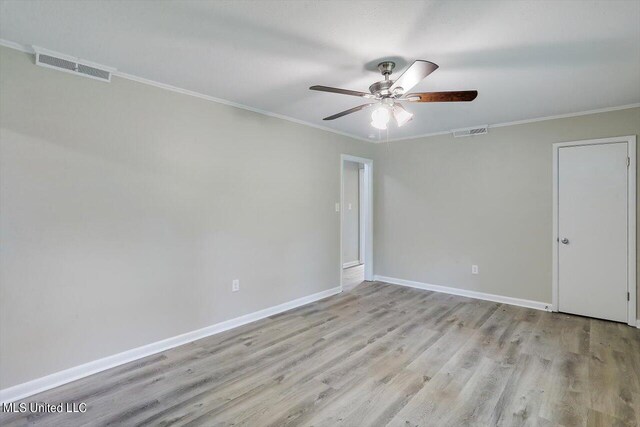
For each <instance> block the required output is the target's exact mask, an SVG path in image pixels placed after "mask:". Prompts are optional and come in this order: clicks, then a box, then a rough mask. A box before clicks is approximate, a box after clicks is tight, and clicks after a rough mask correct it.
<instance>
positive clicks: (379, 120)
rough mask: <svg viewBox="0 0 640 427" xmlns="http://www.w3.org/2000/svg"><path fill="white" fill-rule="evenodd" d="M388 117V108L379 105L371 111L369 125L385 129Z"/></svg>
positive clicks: (389, 114)
mask: <svg viewBox="0 0 640 427" xmlns="http://www.w3.org/2000/svg"><path fill="white" fill-rule="evenodd" d="M390 119H391V113H390V112H389V108H387V106H385V105H380V106H379V107H377V108H376V109H375V110H373V112H372V113H371V126H373V127H374V128H376V129H380V130H385V129H386V128H387V124H389V120H390Z"/></svg>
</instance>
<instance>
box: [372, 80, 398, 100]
mask: <svg viewBox="0 0 640 427" xmlns="http://www.w3.org/2000/svg"><path fill="white" fill-rule="evenodd" d="M391 85H393V80H381V81H379V82H375V83H374V84H372V85H371V86H369V91H370V92H371V93H372V94H374V95H380V96H383V97H384V96H389V95H391V91H390V90H389V88H390V87H391Z"/></svg>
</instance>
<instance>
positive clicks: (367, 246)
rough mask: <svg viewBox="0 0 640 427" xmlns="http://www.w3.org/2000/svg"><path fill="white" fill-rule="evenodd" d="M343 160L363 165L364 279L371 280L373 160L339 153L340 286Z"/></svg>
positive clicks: (340, 271)
mask: <svg viewBox="0 0 640 427" xmlns="http://www.w3.org/2000/svg"><path fill="white" fill-rule="evenodd" d="M344 162H355V163H360V164H362V165H364V186H363V190H364V192H365V195H364V199H365V202H364V203H363V204H362V206H361V207H364V208H365V212H364V223H365V225H364V231H365V233H364V237H363V240H364V260H363V261H364V280H368V281H370V280H373V160H371V159H366V158H364V157H356V156H352V155H349V154H341V155H340V239H339V242H340V263H339V265H340V270H339V273H340V287H342V268H343V267H342V255H343V254H342V228H343V222H344V221H343V220H344V209H342V207H343V206H344Z"/></svg>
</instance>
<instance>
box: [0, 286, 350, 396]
mask: <svg viewBox="0 0 640 427" xmlns="http://www.w3.org/2000/svg"><path fill="white" fill-rule="evenodd" d="M341 291H342V289H341V287H336V288H332V289H327V290H325V291H322V292H318V293H315V294H312V295H308V296H306V297H302V298H298V299H295V300H292V301H288V302H285V303H283V304H279V305H276V306H273V307H269V308H265V309H263V310H260V311H255V312H253V313H249V314H245V315H244V316H240V317H236V318H234V319H230V320H225V321H224V322H220V323H216V324H214V325H211V326H207V327H205V328H202V329H198V330H195V331H191V332H187V333H185V334H182V335H177V336H175V337H171V338H167V339H165V340H162V341H156V342H154V343H151V344H147V345H143V346H141V347H137V348H134V349H131V350H127V351H124V352H122V353H118V354H114V355H112V356H108V357H104V358H102V359H98V360H94V361H92V362H89V363H85V364H83V365H79V366H74V367H73V368H69V369H65V370H64V371H59V372H56V373H53V374H51V375H47V376H46V377H41V378H37V379H35V380H32V381H29V382H26V383H23V384H18V385H15V386H13V387H9V388H5V389H3V390H0V403H6V402H15V401H17V400H20V399H24V398H25V397H28V396H32V395H34V394H36V393H40V392H43V391H46V390H50V389H52V388H54V387H58V386H61V385H63V384H67V383H69V382H71V381H75V380H78V379H80V378H84V377H87V376H89V375H93V374H96V373H98V372H102V371H104V370H106V369H110V368H113V367H116V366H119V365H122V364H124V363H128V362H132V361H134V360H137V359H140V358H143V357H147V356H150V355H152V354H156V353H159V352H161V351H165V350H169V349H171V348H174V347H178V346H181V345H184V344H187V343H190V342H192V341H196V340H199V339H201V338H206V337H208V336H211V335H215V334H219V333H220V332H224V331H228V330H230V329H233V328H237V327H239V326H242V325H246V324H247V323H251V322H255V321H257V320H260V319H264V318H266V317H269V316H273V315H274V314H278V313H282V312H284V311H287V310H291V309H294V308H297V307H300V306H303V305H306V304H310V303H312V302H315V301H319V300H321V299H324V298H327V297H330V296H332V295H336V294H338V293H340V292H341Z"/></svg>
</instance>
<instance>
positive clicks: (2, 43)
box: [0, 39, 640, 144]
mask: <svg viewBox="0 0 640 427" xmlns="http://www.w3.org/2000/svg"><path fill="white" fill-rule="evenodd" d="M0 46H4V47H8V48H10V49H14V50H18V51H20V52H24V53H30V54H34V53H35V52H34V51H33V49H31V48H30V47H29V46H25V45H22V44H20V43H16V42H13V41H10V40H6V39H0ZM113 75H114V76H117V77H121V78H123V79H127V80H132V81H135V82H138V83H143V84H146V85H150V86H155V87H158V88H160V89H166V90H170V91H172V92H177V93H181V94H183V95H189V96H194V97H196V98H201V99H205V100H207V101H212V102H217V103H219V104H224V105H229V106H231V107H236V108H241V109H243V110H248V111H253V112H254V113H258V114H263V115H265V116H269V117H275V118H278V119H282V120H287V121H289V122H293V123H297V124H300V125H305V126H310V127H313V128H316V129H321V130H325V131H327V132H332V133H335V134H338V135H342V136H346V137H349V138H353V139H357V140H359V141H365V142H369V143H372V144H378V143H383V142H395V141H405V140H410V139H420V138H427V137H430V136H440V135H451V132H452V131H451V130H445V131H439V132H431V133H423V134H419V135H414V136H405V137H401V138H390V139H389V138H387V139H385V140H382V139H370V138H365V137H361V136H357V135H353V134H350V133H347V132H343V131H340V130H337V129H332V128H329V127H325V126H321V125H317V124H315V123H311V122H306V121H304V120H299V119H295V118H293V117H289V116H285V115H282V114H278V113H272V112H269V111H265V110H260V109H258V108H253V107H249V106H247V105H243V104H238V103H236V102H233V101H228V100H226V99H222V98H216V97H213V96H209V95H205V94H203V93H199V92H194V91H191V90H187V89H182V88H179V87H176V86H171V85H168V84H164V83H160V82H156V81H154V80H149V79H145V78H143V77H138V76H134V75H132V74H127V73H124V72H122V71H115V72H113ZM638 107H640V103H635V104H626V105H619V106H614V107H605V108H598V109H595V110H586V111H578V112H575V113H566V114H557V115H553V116H543V117H535V118H532V119H524V120H517V121H512V122H503V123H496V124H490V125H489V126H488V127H489V128H492V127H504V126H515V125H522V124H526V123H535V122H542V121H545V120H555V119H564V118H568V117H578V116H586V115H589V114H598V113H607V112H610V111H618V110H626V109H629V108H638ZM468 127H469V128H473V127H474V126H468Z"/></svg>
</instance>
